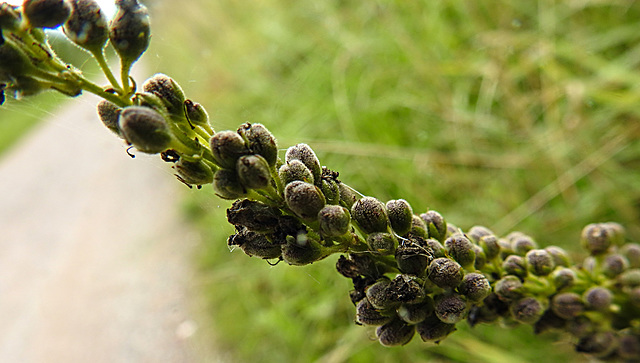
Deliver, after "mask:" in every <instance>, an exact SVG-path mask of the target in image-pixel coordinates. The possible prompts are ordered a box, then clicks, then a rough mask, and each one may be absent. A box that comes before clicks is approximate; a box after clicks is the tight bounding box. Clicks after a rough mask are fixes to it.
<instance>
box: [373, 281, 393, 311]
mask: <svg viewBox="0 0 640 363" xmlns="http://www.w3.org/2000/svg"><path fill="white" fill-rule="evenodd" d="M389 286H391V280H389V279H388V278H386V277H385V278H381V279H379V280H378V281H376V282H375V283H374V284H373V285H371V286H369V287H367V288H366V289H365V294H366V295H367V300H368V301H369V303H370V304H371V305H372V306H373V307H374V308H376V309H378V310H385V309H391V308H394V307H396V306H398V302H397V301H393V300H392V298H391V295H390V294H389Z"/></svg>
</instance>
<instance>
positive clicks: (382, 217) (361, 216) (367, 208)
mask: <svg viewBox="0 0 640 363" xmlns="http://www.w3.org/2000/svg"><path fill="white" fill-rule="evenodd" d="M351 217H352V218H353V220H355V221H356V223H358V226H360V229H362V231H363V232H364V233H367V234H368V233H373V232H387V230H388V225H389V218H388V217H387V212H386V210H385V206H384V204H383V203H382V202H381V201H379V200H377V199H376V198H373V197H363V198H362V199H360V200H358V201H357V202H355V204H354V205H353V207H351Z"/></svg>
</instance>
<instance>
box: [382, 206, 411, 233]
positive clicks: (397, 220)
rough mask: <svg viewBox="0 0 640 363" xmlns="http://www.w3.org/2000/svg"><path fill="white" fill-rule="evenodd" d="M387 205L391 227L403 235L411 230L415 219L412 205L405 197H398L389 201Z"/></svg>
mask: <svg viewBox="0 0 640 363" xmlns="http://www.w3.org/2000/svg"><path fill="white" fill-rule="evenodd" d="M386 207H387V214H388V215H389V222H390V223H391V228H393V230H394V231H395V232H396V233H397V234H399V235H401V236H403V235H405V234H406V233H407V232H409V231H410V230H411V221H412V220H413V209H411V205H409V203H408V202H407V201H406V200H404V199H397V200H390V201H388V202H387V205H386Z"/></svg>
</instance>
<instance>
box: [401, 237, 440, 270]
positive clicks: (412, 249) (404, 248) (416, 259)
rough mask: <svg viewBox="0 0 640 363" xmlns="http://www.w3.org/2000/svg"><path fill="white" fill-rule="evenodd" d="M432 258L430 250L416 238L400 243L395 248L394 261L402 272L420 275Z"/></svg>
mask: <svg viewBox="0 0 640 363" xmlns="http://www.w3.org/2000/svg"><path fill="white" fill-rule="evenodd" d="M432 260H433V255H432V254H431V252H430V251H429V250H428V249H426V248H424V247H423V246H421V245H420V243H419V242H418V240H417V239H416V240H409V241H408V242H404V243H401V244H400V245H399V246H398V248H397V249H396V263H397V264H398V269H399V270H400V271H402V273H405V274H409V275H415V276H421V275H423V274H424V272H425V270H426V268H427V266H429V264H430V263H431V261H432Z"/></svg>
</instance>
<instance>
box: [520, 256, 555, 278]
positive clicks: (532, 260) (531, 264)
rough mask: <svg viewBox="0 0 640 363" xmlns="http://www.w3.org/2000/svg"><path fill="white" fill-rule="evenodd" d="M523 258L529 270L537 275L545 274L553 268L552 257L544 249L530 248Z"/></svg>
mask: <svg viewBox="0 0 640 363" xmlns="http://www.w3.org/2000/svg"><path fill="white" fill-rule="evenodd" d="M525 259H526V260H527V267H528V268H529V271H531V272H532V273H533V274H534V275H537V276H546V275H548V274H550V273H551V271H553V269H554V268H555V263H554V261H553V257H552V256H551V254H550V253H549V252H547V251H546V250H530V251H529V252H527V254H526V256H525Z"/></svg>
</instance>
